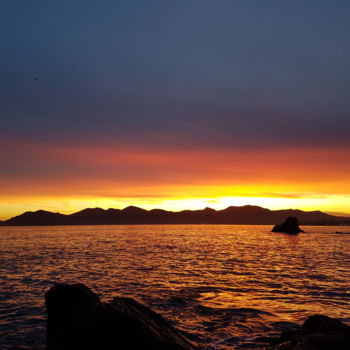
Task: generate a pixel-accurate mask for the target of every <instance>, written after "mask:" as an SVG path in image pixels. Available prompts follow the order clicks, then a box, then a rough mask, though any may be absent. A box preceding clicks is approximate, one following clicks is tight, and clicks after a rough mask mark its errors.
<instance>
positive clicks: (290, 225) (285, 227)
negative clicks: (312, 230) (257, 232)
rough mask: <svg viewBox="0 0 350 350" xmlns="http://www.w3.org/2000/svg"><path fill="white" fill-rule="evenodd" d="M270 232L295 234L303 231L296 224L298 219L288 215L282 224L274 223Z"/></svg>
mask: <svg viewBox="0 0 350 350" xmlns="http://www.w3.org/2000/svg"><path fill="white" fill-rule="evenodd" d="M272 232H282V233H289V234H297V233H299V232H304V231H303V230H302V229H300V227H299V224H298V219H297V218H296V217H294V216H289V217H288V218H287V219H286V221H285V222H284V223H283V224H282V225H276V226H274V228H273V229H272Z"/></svg>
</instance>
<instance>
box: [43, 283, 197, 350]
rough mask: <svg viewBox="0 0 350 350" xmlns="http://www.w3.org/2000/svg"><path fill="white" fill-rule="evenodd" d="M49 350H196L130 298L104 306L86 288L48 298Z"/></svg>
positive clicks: (63, 289)
mask: <svg viewBox="0 0 350 350" xmlns="http://www.w3.org/2000/svg"><path fill="white" fill-rule="evenodd" d="M45 303H46V308H47V313H48V320H47V343H46V349H47V350H73V349H74V350H92V349H94V350H98V349H101V350H107V349H108V350H113V349H120V350H134V349H135V350H136V349H152V350H166V349H167V350H194V349H195V348H194V346H193V345H192V344H190V342H189V341H188V340H187V339H185V337H184V336H182V335H181V334H180V333H179V332H177V331H176V330H175V329H174V328H173V327H172V326H170V325H169V324H168V322H166V321H165V320H164V319H163V318H162V317H161V316H159V315H158V314H156V313H155V312H153V311H152V310H150V309H149V308H147V307H145V306H143V305H140V304H139V303H137V302H136V301H134V300H133V299H130V298H122V297H117V298H114V299H113V301H112V302H111V303H102V302H101V301H100V300H99V298H98V297H97V296H96V294H94V293H93V292H92V291H91V290H90V289H89V288H88V287H86V286H85V285H83V284H73V285H56V286H54V287H52V288H51V289H50V290H49V291H48V292H47V293H46V295H45Z"/></svg>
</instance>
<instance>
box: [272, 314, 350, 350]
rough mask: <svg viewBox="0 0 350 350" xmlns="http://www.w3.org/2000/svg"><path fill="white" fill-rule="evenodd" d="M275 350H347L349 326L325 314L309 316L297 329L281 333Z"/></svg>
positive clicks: (349, 339)
mask: <svg viewBox="0 0 350 350" xmlns="http://www.w3.org/2000/svg"><path fill="white" fill-rule="evenodd" d="M274 349H276V350H331V349H334V350H335V349H337V350H349V349H350V327H349V326H347V325H346V324H344V323H342V322H340V321H338V320H336V319H334V318H330V317H327V316H322V315H314V316H310V317H309V318H308V319H307V320H306V321H305V322H304V324H303V325H302V327H301V329H300V330H299V331H295V332H285V333H282V335H281V337H280V338H279V339H277V340H276V341H275V346H274Z"/></svg>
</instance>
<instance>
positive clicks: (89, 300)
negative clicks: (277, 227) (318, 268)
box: [45, 284, 350, 350]
mask: <svg viewBox="0 0 350 350" xmlns="http://www.w3.org/2000/svg"><path fill="white" fill-rule="evenodd" d="M45 304H46V308H47V313H48V319H47V339H46V350H99V349H101V350H114V349H115V350H141V349H145V350H147V349H150V350H196V349H197V350H199V348H198V347H195V346H194V345H193V344H191V342H190V341H189V340H188V339H186V337H185V336H183V335H182V334H181V333H180V332H179V331H177V330H176V329H175V328H174V327H172V326H171V325H170V324H169V323H168V322H167V321H166V320H165V319H164V318H163V317H161V316H160V315H158V314H157V313H155V312H154V311H152V310H151V309H149V308H148V307H146V306H143V305H141V304H139V303H138V302H136V301H135V300H133V299H131V298H124V297H117V298H114V299H113V300H112V302H110V303H102V302H101V301H100V299H99V298H98V296H97V295H96V294H95V293H93V292H92V291H91V290H90V289H89V288H88V287H87V286H85V285H84V284H72V285H65V284H58V285H56V286H54V287H52V288H51V289H50V290H49V291H48V292H47V293H46V294H45ZM232 336H234V335H232ZM267 339H268V338H267ZM267 341H268V340H267ZM270 344H271V349H274V350H330V349H334V350H335V349H337V350H349V349H350V327H349V326H347V325H346V324H344V323H342V322H340V321H339V320H337V319H334V318H330V317H327V316H322V315H313V316H310V317H309V318H308V319H307V320H306V321H305V322H304V324H303V325H302V326H300V327H299V329H298V330H290V331H285V332H283V333H281V335H280V336H279V337H278V338H270ZM264 348H265V347H264ZM265 349H266V348H265Z"/></svg>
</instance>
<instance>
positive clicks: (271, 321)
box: [0, 225, 350, 350]
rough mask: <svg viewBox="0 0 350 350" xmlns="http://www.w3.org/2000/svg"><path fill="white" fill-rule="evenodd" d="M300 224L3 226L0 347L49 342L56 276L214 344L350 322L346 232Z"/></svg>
mask: <svg viewBox="0 0 350 350" xmlns="http://www.w3.org/2000/svg"><path fill="white" fill-rule="evenodd" d="M304 228H305V230H306V231H307V233H304V234H300V235H298V236H289V235H284V234H278V233H271V232H269V231H270V230H271V226H224V225H222V226H221V225H217V226H206V225H203V226H197V225H196V226H194V225H178V226H175V225H169V226H165V225H161V226H69V227H64V226H60V227H0V282H1V289H0V348H1V349H2V350H6V349H10V348H11V349H16V348H21V349H43V347H44V343H45V317H46V315H45V309H44V293H45V291H46V290H47V289H48V288H49V287H51V286H52V285H53V284H55V283H77V282H81V283H85V284H86V285H88V286H89V287H90V288H92V290H93V291H95V292H96V293H97V294H98V295H100V296H101V297H102V299H103V300H104V301H108V300H110V299H111V298H112V297H113V296H115V295H118V294H122V295H124V296H132V297H135V298H137V299H138V300H139V301H142V302H143V303H144V304H146V305H148V306H150V307H152V308H153V309H154V310H155V311H157V312H159V313H160V314H162V315H163V316H164V317H166V318H167V319H168V320H170V321H171V323H172V324H174V325H176V326H177V327H178V328H179V329H181V330H183V331H184V332H185V333H186V335H187V336H188V337H189V338H190V339H191V340H192V341H193V342H194V343H196V344H199V345H202V346H207V347H208V348H209V349H243V348H244V349H257V348H258V349H264V348H265V346H266V345H265V344H266V339H265V337H266V336H267V335H270V336H271V335H275V334H277V333H279V332H280V331H281V330H284V329H286V328H289V327H292V326H293V324H294V323H296V322H298V323H299V322H301V321H302V320H303V319H304V318H305V317H306V316H308V315H310V314H314V313H322V314H326V315H329V316H333V317H337V318H340V319H342V320H343V321H345V322H347V323H350V289H349V282H350V235H337V234H334V232H335V231H336V230H339V229H340V228H335V227H304ZM344 231H350V227H348V228H344ZM266 347H267V346H266Z"/></svg>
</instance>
